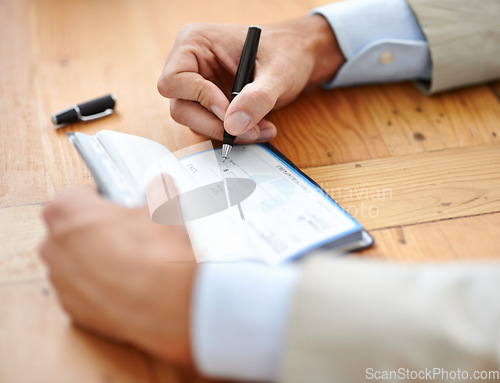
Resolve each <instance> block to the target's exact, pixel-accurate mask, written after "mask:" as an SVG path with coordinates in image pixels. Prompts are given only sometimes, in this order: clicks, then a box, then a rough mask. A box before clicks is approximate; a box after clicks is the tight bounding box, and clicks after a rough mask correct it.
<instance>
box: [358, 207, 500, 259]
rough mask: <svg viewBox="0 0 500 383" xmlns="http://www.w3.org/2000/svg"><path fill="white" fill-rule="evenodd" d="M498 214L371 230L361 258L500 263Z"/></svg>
mask: <svg viewBox="0 0 500 383" xmlns="http://www.w3.org/2000/svg"><path fill="white" fill-rule="evenodd" d="M499 232H500V213H491V214H483V215H477V216H472V217H463V218H455V219H449V220H443V221H436V222H427V223H422V224H417V225H409V226H400V227H394V228H389V229H379V230H372V231H371V234H372V236H373V237H374V239H375V246H374V247H373V248H370V249H367V250H365V251H363V252H361V255H362V256H367V257H374V258H379V259H386V260H391V261H402V262H412V263H413V262H417V263H419V262H443V261H444V262H448V261H481V260H493V259H494V260H500V242H498V241H496V240H494V238H496V237H497V236H498V233H499Z"/></svg>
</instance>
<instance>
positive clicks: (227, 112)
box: [158, 15, 344, 142]
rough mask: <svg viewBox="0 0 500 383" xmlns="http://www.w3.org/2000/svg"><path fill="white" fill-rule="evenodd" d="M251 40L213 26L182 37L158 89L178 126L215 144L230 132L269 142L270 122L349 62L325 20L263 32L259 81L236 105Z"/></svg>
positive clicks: (239, 30)
mask: <svg viewBox="0 0 500 383" xmlns="http://www.w3.org/2000/svg"><path fill="white" fill-rule="evenodd" d="M246 32H247V28H246V27H242V26H236V25H214V24H189V25H187V26H185V27H184V28H183V29H182V30H181V31H180V32H179V35H178V37H177V40H176V42H175V44H174V47H173V49H172V52H171V53H170V55H169V57H168V59H167V62H166V64H165V67H164V69H163V72H162V74H161V76H160V79H159V81H158V90H159V92H160V93H161V94H162V95H163V96H165V97H168V98H171V102H170V113H171V115H172V117H173V118H174V120H176V121H177V122H179V123H181V124H184V125H187V126H188V127H190V128H191V129H192V130H194V131H195V132H197V133H200V134H203V135H205V136H208V137H210V138H213V139H217V140H222V134H223V128H225V129H226V130H227V131H228V132H229V133H231V134H233V135H237V136H238V138H237V142H255V141H268V140H270V139H272V138H274V137H275V136H276V127H275V126H274V124H273V123H271V122H270V121H268V120H266V119H265V118H264V117H265V116H266V115H267V114H268V113H269V112H270V111H271V110H272V109H273V108H275V107H280V106H283V105H286V104H288V103H290V102H291V101H292V100H294V99H295V98H296V97H297V96H298V94H299V93H300V92H301V91H302V90H303V89H304V88H305V87H306V86H307V85H309V84H319V83H321V82H324V81H327V80H329V79H331V78H332V77H333V76H334V74H335V73H336V72H337V70H338V68H339V67H340V66H341V65H342V63H343V62H344V57H343V55H342V53H341V51H340V49H339V47H338V44H337V41H336V38H335V35H334V34H333V32H332V29H331V28H330V26H329V24H328V22H327V21H326V20H325V19H324V18H323V17H322V16H319V15H313V16H307V17H304V18H301V19H298V20H294V21H291V22H288V23H284V24H280V25H274V26H268V27H264V28H263V29H262V35H261V39H260V44H259V50H258V53H257V60H256V63H255V79H254V81H253V82H252V83H250V84H248V85H247V86H245V88H243V90H242V91H241V92H240V94H239V95H238V96H237V97H236V98H235V99H234V101H233V102H232V103H231V105H230V104H229V99H228V97H229V96H230V93H231V88H232V84H233V81H234V76H235V74H236V69H237V67H238V62H239V59H240V55H241V50H242V48H243V42H244V40H245V35H246Z"/></svg>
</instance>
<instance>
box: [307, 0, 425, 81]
mask: <svg viewBox="0 0 500 383" xmlns="http://www.w3.org/2000/svg"><path fill="white" fill-rule="evenodd" d="M312 13H317V14H320V15H322V16H323V17H325V19H326V20H327V21H328V22H329V24H330V26H331V27H332V29H333V31H334V33H335V36H336V38H337V41H338V44H339V47H340V49H341V51H342V53H343V54H344V57H345V58H346V62H345V64H344V65H343V66H342V67H341V68H340V70H339V71H338V72H337V74H336V76H335V77H334V78H333V79H332V80H331V81H330V82H328V83H326V84H324V87H326V88H334V87H341V86H350V85H358V84H367V83H380V82H391V81H406V80H416V79H420V80H427V79H429V78H430V75H431V60H430V53H429V48H428V44H427V41H426V39H425V37H424V35H423V33H422V31H421V29H420V27H419V25H418V22H417V20H416V18H415V16H414V15H413V13H412V11H411V9H410V7H409V6H408V4H407V3H406V2H405V1H404V0H350V1H342V2H338V3H333V4H330V5H327V6H324V7H320V8H316V9H314V10H313V11H312Z"/></svg>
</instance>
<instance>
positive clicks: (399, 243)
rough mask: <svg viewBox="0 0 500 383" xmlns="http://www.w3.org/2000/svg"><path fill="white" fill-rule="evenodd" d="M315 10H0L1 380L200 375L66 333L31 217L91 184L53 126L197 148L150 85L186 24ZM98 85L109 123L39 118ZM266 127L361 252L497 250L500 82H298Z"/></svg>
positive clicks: (113, 2) (75, 3)
mask: <svg viewBox="0 0 500 383" xmlns="http://www.w3.org/2000/svg"><path fill="white" fill-rule="evenodd" d="M326 3H328V0H324V1H319V0H276V1H264V0H254V1H251V2H249V1H243V0H211V1H201V0H183V1H174V0H144V1H142V0H128V1H120V0H106V1H99V0H72V1H64V0H2V1H0V38H1V44H0V68H1V70H0V92H1V99H0V116H1V119H0V382H2V383H4V382H5V383H31V382H37V383H38V382H40V383H44V382H50V383H58V382H74V383H94V382H95V383H97V382H99V383H112V382H147V383H153V382H167V383H178V382H208V381H209V380H207V379H205V378H202V377H199V376H198V375H197V374H196V372H194V371H192V370H190V369H183V368H179V367H177V366H173V365H169V364H166V363H163V362H161V361H158V360H156V359H154V358H151V357H150V356H148V355H146V354H144V353H142V352H141V351H139V350H136V349H133V348H131V347H128V346H125V345H120V344H116V343H113V342H109V341H107V340H105V339H103V338H100V337H98V336H94V335H92V334H89V333H87V332H84V331H81V330H79V329H78V328H77V327H75V326H73V325H72V324H71V320H70V319H69V318H68V317H67V315H66V314H65V313H64V311H63V310H62V309H61V307H60V306H59V303H58V301H57V296H56V294H55V292H54V290H53V289H52V287H51V285H50V283H49V281H48V279H47V275H46V274H47V272H46V269H45V267H44V266H43V264H42V263H41V262H40V260H39V258H38V254H37V248H38V246H39V243H40V241H41V240H42V238H43V236H44V233H45V228H44V227H43V224H42V222H41V219H40V210H41V208H42V207H43V205H44V204H45V203H46V202H47V201H49V200H50V199H51V198H52V197H53V196H54V195H55V194H56V193H57V192H58V191H60V190H62V189H65V188H68V187H75V186H80V185H85V184H91V183H93V182H92V178H91V176H90V174H89V172H88V171H87V170H86V168H85V166H84V164H83V162H82V161H81V159H80V158H79V157H78V155H77V153H76V151H75V150H74V149H73V148H72V147H71V146H70V144H69V142H68V140H67V139H66V132H69V131H81V132H85V133H89V134H93V133H96V132H97V131H99V130H101V129H110V130H116V131H121V132H126V133H131V134H137V135H140V136H144V137H147V138H151V139H153V140H156V141H158V142H160V143H162V144H163V145H165V146H167V147H168V148H169V149H171V150H177V149H180V148H183V147H185V146H187V145H190V144H192V143H195V142H200V141H203V140H204V138H203V137H199V136H197V135H195V134H194V133H192V132H191V131H190V130H189V129H187V128H186V127H183V126H181V125H179V124H177V123H175V122H174V121H173V120H172V118H171V117H170V115H169V102H168V100H166V99H164V98H162V97H161V96H160V95H159V94H158V92H157V90H156V81H157V77H158V76H159V74H160V72H161V69H162V67H163V64H164V61H165V58H166V57H167V54H168V52H169V51H170V49H171V47H172V44H173V42H174V40H175V36H176V34H177V32H178V30H179V29H180V28H181V27H182V26H183V25H184V24H187V23H190V22H217V23H237V24H243V25H250V24H260V25H265V24H269V23H277V22H282V21H285V20H288V19H291V18H295V17H299V16H302V15H305V14H307V13H308V12H309V11H310V10H311V9H312V8H314V7H316V6H319V5H323V4H326ZM109 92H113V93H115V94H116V97H117V108H116V113H115V114H113V115H112V116H110V117H107V118H104V119H101V120H97V121H94V122H90V123H85V124H73V125H70V126H68V127H66V128H64V129H60V130H54V128H53V126H52V124H51V122H50V115H51V114H52V113H54V112H55V111H57V110H59V109H62V108H64V107H67V106H69V105H71V104H74V103H77V102H81V101H84V100H87V99H90V98H94V97H97V96H99V95H102V94H105V93H109ZM269 118H270V119H271V120H272V121H273V122H274V123H275V124H276V125H277V126H278V130H279V134H278V137H277V138H276V139H275V140H274V141H273V144H274V145H275V146H277V147H278V149H279V150H281V151H282V152H283V153H284V154H286V155H287V156H288V157H289V158H290V159H291V160H292V161H294V162H295V163H296V164H297V165H298V166H300V167H301V168H304V169H305V170H306V171H307V173H308V174H309V175H311V176H312V177H313V178H314V179H315V180H316V181H318V182H319V183H321V184H322V185H323V186H324V187H325V189H327V190H328V191H329V192H330V193H331V194H332V196H333V197H334V198H336V199H337V200H338V202H339V203H340V205H341V206H343V207H344V208H345V209H346V210H348V211H350V212H351V213H353V215H354V216H356V218H357V219H359V221H360V222H361V223H363V224H364V225H365V226H366V227H367V228H369V229H371V234H372V235H373V236H374V238H375V241H376V245H375V246H374V247H372V248H370V249H367V250H365V251H363V252H362V254H363V256H366V257H377V258H382V259H387V260H397V261H402V262H423V261H433V262H435V261H451V260H455V261H456V260H478V259H486V258H488V259H491V258H498V257H499V254H500V244H499V243H498V241H496V240H495V239H496V237H497V236H498V235H499V234H500V170H499V169H500V166H499V165H500V155H499V153H500V150H499V149H500V83H492V84H486V85H481V86H475V87H472V88H467V89H461V90H455V91H452V92H449V93H445V94H440V95H436V96H433V97H425V96H423V95H422V94H421V93H419V92H418V91H417V90H416V89H415V88H414V87H413V85H412V84H409V83H401V84H388V85H377V86H362V87H355V88H349V89H337V90H331V91H326V90H321V89H311V90H307V91H306V92H304V93H303V94H302V95H301V96H300V97H299V98H298V99H297V100H296V101H294V102H293V103H292V104H290V105H288V106H286V107H284V108H282V109H280V110H277V111H274V112H273V113H271V114H270V116H269ZM363 207H365V208H366V207H368V210H366V209H365V211H364V213H365V214H364V213H363ZM370 209H371V210H370ZM363 214H364V215H363Z"/></svg>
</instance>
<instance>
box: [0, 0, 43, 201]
mask: <svg viewBox="0 0 500 383" xmlns="http://www.w3.org/2000/svg"><path fill="white" fill-rule="evenodd" d="M32 8H33V7H32V3H31V2H27V1H2V3H1V5H0V36H2V43H1V44H0V63H1V64H0V65H1V70H0V95H1V97H0V100H1V102H0V116H2V117H1V121H0V207H2V206H11V205H16V204H28V203H34V202H38V201H40V200H46V199H47V187H46V180H45V166H46V164H45V163H44V161H43V150H42V147H41V146H40V143H39V137H38V135H37V123H38V105H39V104H40V99H39V97H38V95H37V94H36V92H34V91H33V79H34V76H33V74H34V65H33V61H32V59H31V55H32V50H31V48H32V46H31V33H32V29H31V25H32V24H31V21H32V17H33V12H32V11H33V9H32Z"/></svg>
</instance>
